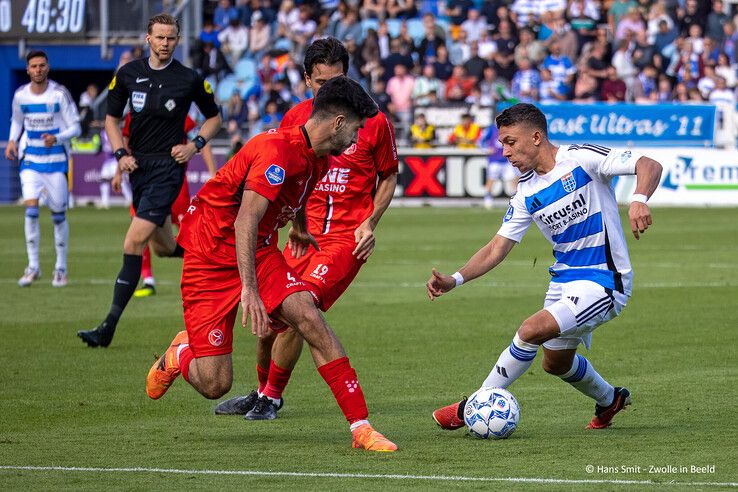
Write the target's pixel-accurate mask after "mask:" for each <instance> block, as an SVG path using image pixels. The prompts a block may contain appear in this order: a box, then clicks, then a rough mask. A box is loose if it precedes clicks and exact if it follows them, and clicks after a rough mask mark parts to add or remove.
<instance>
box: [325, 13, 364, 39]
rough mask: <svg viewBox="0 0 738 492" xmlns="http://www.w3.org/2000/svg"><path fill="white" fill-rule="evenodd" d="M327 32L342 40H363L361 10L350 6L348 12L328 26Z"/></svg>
mask: <svg viewBox="0 0 738 492" xmlns="http://www.w3.org/2000/svg"><path fill="white" fill-rule="evenodd" d="M327 34H328V35H329V36H333V37H334V38H336V39H338V40H340V41H346V40H347V39H353V40H354V41H356V42H361V40H362V37H361V24H360V23H359V12H358V11H357V10H356V9H353V8H348V9H346V13H345V14H344V15H343V16H341V17H339V18H337V19H335V20H333V21H332V22H331V24H330V25H329V27H328V32H327Z"/></svg>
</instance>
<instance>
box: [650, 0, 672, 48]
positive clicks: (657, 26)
mask: <svg viewBox="0 0 738 492" xmlns="http://www.w3.org/2000/svg"><path fill="white" fill-rule="evenodd" d="M661 23H664V24H665V27H664V28H662V27H661ZM646 31H647V32H648V42H649V43H651V44H654V43H656V35H657V34H659V32H664V33H667V32H673V35H674V37H676V32H674V21H673V20H672V19H671V17H669V15H668V14H667V13H666V7H665V6H664V4H663V3H661V2H656V3H655V4H653V6H651V10H649V12H648V27H647V28H646ZM671 41H673V39H672V40H671ZM671 41H669V42H668V43H666V44H669V43H670V42H671ZM657 51H661V50H660V49H659V50H657Z"/></svg>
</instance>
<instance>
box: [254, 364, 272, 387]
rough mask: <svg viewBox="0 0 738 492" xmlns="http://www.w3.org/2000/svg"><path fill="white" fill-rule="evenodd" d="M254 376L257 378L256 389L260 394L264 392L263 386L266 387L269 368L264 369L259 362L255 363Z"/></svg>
mask: <svg viewBox="0 0 738 492" xmlns="http://www.w3.org/2000/svg"><path fill="white" fill-rule="evenodd" d="M256 377H257V379H258V380H259V388H258V390H257V391H258V392H259V394H261V393H263V392H264V388H266V385H267V381H268V380H269V369H264V368H263V367H261V366H260V365H259V364H256Z"/></svg>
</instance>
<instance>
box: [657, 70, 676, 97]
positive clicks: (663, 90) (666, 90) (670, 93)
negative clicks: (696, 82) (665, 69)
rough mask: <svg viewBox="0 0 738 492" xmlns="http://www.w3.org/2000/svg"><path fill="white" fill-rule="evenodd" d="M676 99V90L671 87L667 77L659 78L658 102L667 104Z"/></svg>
mask: <svg viewBox="0 0 738 492" xmlns="http://www.w3.org/2000/svg"><path fill="white" fill-rule="evenodd" d="M673 99H674V89H673V88H672V87H671V81H670V80H669V77H667V76H666V75H661V76H660V77H659V88H658V95H657V97H656V100H657V102H660V103H667V102H671V101H672V100H673Z"/></svg>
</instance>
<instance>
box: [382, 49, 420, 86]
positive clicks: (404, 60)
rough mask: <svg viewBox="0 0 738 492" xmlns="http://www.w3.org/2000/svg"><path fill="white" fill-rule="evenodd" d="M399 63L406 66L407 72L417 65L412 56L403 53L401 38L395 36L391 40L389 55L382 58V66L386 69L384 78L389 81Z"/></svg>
mask: <svg viewBox="0 0 738 492" xmlns="http://www.w3.org/2000/svg"><path fill="white" fill-rule="evenodd" d="M397 65H402V66H404V67H405V71H406V72H409V71H410V70H412V69H413V67H414V66H415V64H414V63H413V59H412V57H410V55H408V54H405V53H402V43H401V42H400V40H399V39H397V38H395V39H393V40H392V41H390V54H389V56H388V57H386V58H384V59H383V60H382V68H383V69H384V77H383V78H384V81H385V82H389V79H390V78H391V77H392V76H393V75H394V74H395V67H396V66H397Z"/></svg>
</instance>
